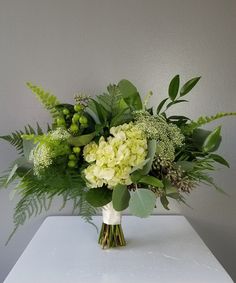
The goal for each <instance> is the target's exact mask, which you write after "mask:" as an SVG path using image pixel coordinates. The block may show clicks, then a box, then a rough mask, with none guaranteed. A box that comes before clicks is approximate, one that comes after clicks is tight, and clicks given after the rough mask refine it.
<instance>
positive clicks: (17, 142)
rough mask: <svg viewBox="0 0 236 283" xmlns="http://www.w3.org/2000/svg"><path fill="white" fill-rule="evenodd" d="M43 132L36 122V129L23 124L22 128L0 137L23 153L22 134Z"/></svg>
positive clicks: (39, 133)
mask: <svg viewBox="0 0 236 283" xmlns="http://www.w3.org/2000/svg"><path fill="white" fill-rule="evenodd" d="M42 133H43V130H42V128H41V127H40V126H39V124H38V123H37V129H36V131H35V130H34V129H33V128H32V127H31V126H30V125H27V126H25V128H24V130H20V131H15V132H13V133H11V134H10V135H6V136H0V139H3V140H5V141H7V142H9V143H10V144H11V145H13V146H14V147H15V148H16V150H17V151H18V153H19V154H23V138H22V135H25V134H26V135H34V134H38V135H41V134H42Z"/></svg>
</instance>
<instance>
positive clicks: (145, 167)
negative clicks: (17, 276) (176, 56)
mask: <svg viewBox="0 0 236 283" xmlns="http://www.w3.org/2000/svg"><path fill="white" fill-rule="evenodd" d="M199 79H200V77H196V78H193V79H191V80H189V81H187V82H186V83H184V84H183V85H182V87H180V78H179V75H177V76H175V77H174V78H173V79H172V80H171V82H170V84H169V89H168V97H167V98H165V99H164V100H162V101H161V102H160V104H159V105H158V106H157V107H156V108H153V107H150V108H149V107H148V100H149V97H150V96H151V95H152V92H149V93H148V94H147V96H146V97H145V99H144V101H142V99H141V97H140V95H139V93H138V90H137V89H136V87H135V86H134V85H133V84H132V83H131V82H129V81H128V80H121V81H120V82H119V83H118V84H117V85H115V84H114V85H109V86H108V87H107V92H106V93H103V94H101V95H98V96H96V98H92V97H89V96H85V95H76V96H75V105H71V104H67V103H61V102H59V101H58V99H57V98H56V97H55V96H54V95H52V94H50V93H48V92H45V91H44V90H43V89H42V88H40V87H38V86H35V85H33V84H31V83H27V86H28V87H29V88H30V90H31V91H32V92H33V93H34V94H35V95H36V96H37V98H38V99H39V100H40V101H41V102H42V104H43V105H44V106H45V108H46V109H48V110H49V111H50V113H51V114H52V119H53V122H52V124H49V125H48V127H47V130H46V131H43V130H42V128H41V127H40V126H39V124H38V123H37V127H36V129H34V128H33V127H32V126H30V125H27V126H26V127H25V129H24V130H20V131H16V132H14V133H12V134H10V135H6V136H1V137H0V138H1V139H4V140H6V141H8V142H10V143H11V144H12V145H13V146H15V148H16V149H17V150H18V152H19V158H17V159H16V160H15V161H14V162H13V163H12V165H11V166H10V168H9V169H8V170H7V171H6V172H5V173H4V175H3V176H2V177H1V178H0V182H1V184H0V185H1V186H2V187H4V186H5V187H7V186H8V185H9V184H10V183H14V184H15V187H14V192H16V193H17V194H18V195H19V196H20V200H19V202H18V204H17V206H16V208H15V213H14V225H15V228H14V231H13V233H12V234H11V235H10V237H9V239H10V238H11V236H12V235H13V234H14V232H15V231H16V229H17V228H18V227H19V226H20V225H23V224H24V223H25V221H26V220H27V219H28V218H29V217H31V216H32V215H37V214H39V213H41V211H42V210H43V209H44V210H48V209H49V208H50V204H51V202H52V199H53V198H54V197H55V196H61V197H62V206H61V208H63V207H64V206H65V204H66V203H67V201H72V202H73V213H75V214H80V215H81V217H83V218H84V219H85V220H86V221H87V222H90V223H91V221H92V215H94V214H95V213H96V212H97V210H98V209H99V208H102V214H103V224H102V228H101V232H100V236H99V244H101V246H102V247H103V248H110V247H116V246H124V245H125V244H126V243H125V239H124V235H123V231H122V227H121V212H122V211H123V210H125V209H126V208H129V211H130V213H131V214H133V215H135V216H139V217H147V216H149V215H150V214H151V213H152V212H153V210H154V208H155V206H156V200H157V198H159V199H160V202H161V204H162V205H163V206H164V208H165V209H169V208H168V204H169V199H170V198H172V199H175V200H177V201H178V202H183V203H185V195H186V194H189V193H190V192H191V190H192V189H193V188H194V187H196V186H197V185H198V184H199V183H204V184H207V185H211V186H213V187H214V188H216V189H218V190H220V189H219V188H218V187H217V186H216V185H215V183H214V181H213V179H212V177H211V176H210V175H209V173H210V172H211V171H214V170H215V165H216V163H220V164H222V165H225V166H229V165H228V163H227V161H226V160H225V159H224V158H223V157H221V156H220V155H218V154H215V153H214V152H215V151H216V150H217V149H218V147H219V145H220V142H221V127H220V126H218V127H216V128H215V129H213V130H212V131H209V130H205V129H203V128H202V127H203V126H204V125H205V124H206V123H209V122H211V121H213V120H216V119H218V118H222V117H224V116H228V115H236V113H235V112H232V113H218V114H216V115H214V116H210V117H200V118H199V119H197V120H196V121H192V120H190V119H189V118H188V117H185V116H182V115H181V116H180V115H175V116H169V115H168V114H167V113H168V110H169V108H170V107H173V106H175V105H176V104H178V103H184V102H186V100H185V99H183V97H185V96H186V95H187V94H188V93H189V92H190V91H191V89H192V88H193V87H194V86H195V85H196V84H197V82H198V81H199Z"/></svg>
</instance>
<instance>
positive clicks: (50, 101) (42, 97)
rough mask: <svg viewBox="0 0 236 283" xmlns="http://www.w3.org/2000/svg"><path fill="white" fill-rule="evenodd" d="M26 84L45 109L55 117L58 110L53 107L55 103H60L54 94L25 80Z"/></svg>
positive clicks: (57, 114)
mask: <svg viewBox="0 0 236 283" xmlns="http://www.w3.org/2000/svg"><path fill="white" fill-rule="evenodd" d="M26 85H27V86H28V88H29V89H30V90H31V91H32V92H33V93H34V94H35V95H36V97H37V98H38V99H39V101H40V102H41V103H42V104H43V106H44V107H45V109H47V110H49V111H50V113H51V115H52V117H53V118H56V117H58V116H59V115H60V114H59V112H58V110H57V109H56V108H55V106H56V105H58V104H60V102H59V100H58V99H57V97H56V96H55V95H53V94H51V93H49V92H46V91H44V90H43V89H42V88H41V87H39V86H37V85H34V84H32V83H30V82H27V83H26Z"/></svg>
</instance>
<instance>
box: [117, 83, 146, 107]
mask: <svg viewBox="0 0 236 283" xmlns="http://www.w3.org/2000/svg"><path fill="white" fill-rule="evenodd" d="M118 88H119V90H120V93H121V95H122V97H123V99H124V101H125V102H126V103H127V105H128V106H129V107H130V109H131V110H141V109H142V108H143V104H142V100H141V97H140V95H139V93H138V91H137V88H136V87H135V86H134V85H133V84H132V83H131V82H130V81H128V80H121V81H120V82H119V83H118Z"/></svg>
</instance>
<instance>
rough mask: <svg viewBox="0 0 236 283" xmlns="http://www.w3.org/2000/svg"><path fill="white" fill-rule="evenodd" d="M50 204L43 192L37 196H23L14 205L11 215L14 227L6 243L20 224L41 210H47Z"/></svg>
mask: <svg viewBox="0 0 236 283" xmlns="http://www.w3.org/2000/svg"><path fill="white" fill-rule="evenodd" d="M50 206H51V199H48V198H47V197H46V195H45V194H43V195H40V196H37V195H36V194H31V195H25V196H23V197H22V199H21V200H20V201H19V202H18V203H17V205H16V207H15V212H14V215H13V222H14V229H13V231H12V233H11V234H10V236H9V238H8V239H7V242H6V245H7V244H8V243H9V241H10V240H11V238H12V237H13V236H14V234H15V232H16V231H17V229H18V228H19V227H20V226H21V225H24V223H25V222H26V220H28V219H29V218H31V217H32V216H37V215H39V214H40V213H42V211H43V210H45V211H47V210H49V209H50Z"/></svg>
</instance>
